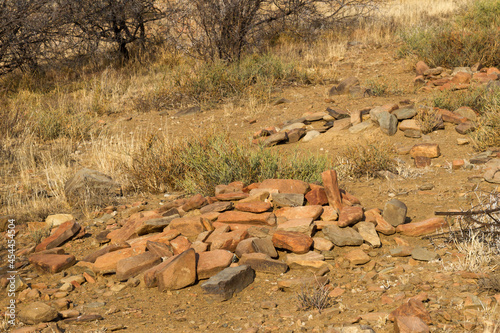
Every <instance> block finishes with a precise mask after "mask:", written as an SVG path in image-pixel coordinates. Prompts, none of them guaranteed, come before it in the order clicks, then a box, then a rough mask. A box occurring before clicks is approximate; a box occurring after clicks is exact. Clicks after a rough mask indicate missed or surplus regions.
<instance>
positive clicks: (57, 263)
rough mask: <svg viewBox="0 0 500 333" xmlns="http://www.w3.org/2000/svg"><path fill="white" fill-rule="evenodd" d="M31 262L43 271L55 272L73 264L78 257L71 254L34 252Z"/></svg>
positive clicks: (30, 258)
mask: <svg viewBox="0 0 500 333" xmlns="http://www.w3.org/2000/svg"><path fill="white" fill-rule="evenodd" d="M29 262H30V264H32V265H33V266H35V267H36V268H38V269H40V270H42V271H45V272H48V273H52V274H54V273H58V272H60V271H62V270H64V269H66V268H69V267H71V266H73V265H74V264H75V263H76V259H75V256H73V255H70V254H33V255H31V256H30V257H29Z"/></svg>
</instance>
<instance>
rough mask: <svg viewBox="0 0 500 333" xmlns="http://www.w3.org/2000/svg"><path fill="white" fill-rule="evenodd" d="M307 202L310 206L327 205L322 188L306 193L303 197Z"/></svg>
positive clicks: (326, 198)
mask: <svg viewBox="0 0 500 333" xmlns="http://www.w3.org/2000/svg"><path fill="white" fill-rule="evenodd" d="M305 198H306V200H307V202H308V203H309V204H310V205H320V206H323V205H327V204H328V197H327V196H326V191H325V189H324V188H323V187H316V188H313V189H311V190H310V191H309V192H307V194H306V196H305Z"/></svg>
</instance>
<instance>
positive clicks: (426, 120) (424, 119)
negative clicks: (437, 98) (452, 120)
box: [415, 106, 443, 134]
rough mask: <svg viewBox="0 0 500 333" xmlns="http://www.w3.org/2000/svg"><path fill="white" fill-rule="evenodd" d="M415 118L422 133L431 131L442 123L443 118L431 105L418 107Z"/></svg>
mask: <svg viewBox="0 0 500 333" xmlns="http://www.w3.org/2000/svg"><path fill="white" fill-rule="evenodd" d="M415 120H416V121H417V123H418V124H419V125H420V131H421V132H422V133H424V134H427V133H431V132H432V131H434V130H436V129H437V128H439V126H441V125H442V123H443V120H442V119H441V117H440V116H439V115H438V114H437V112H436V111H435V110H434V109H433V108H431V107H426V106H423V107H419V108H418V111H417V115H416V116H415Z"/></svg>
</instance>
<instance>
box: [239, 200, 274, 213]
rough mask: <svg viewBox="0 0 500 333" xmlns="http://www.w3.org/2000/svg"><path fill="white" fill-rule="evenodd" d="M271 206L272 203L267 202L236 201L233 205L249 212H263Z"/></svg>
mask: <svg viewBox="0 0 500 333" xmlns="http://www.w3.org/2000/svg"><path fill="white" fill-rule="evenodd" d="M271 208H272V205H271V204H270V203H269V202H262V201H256V202H238V203H236V205H235V206H234V209H236V210H239V211H242V212H249V213H264V212H267V211H268V210H269V209H271Z"/></svg>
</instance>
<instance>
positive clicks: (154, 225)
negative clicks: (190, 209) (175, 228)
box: [137, 214, 180, 235]
mask: <svg viewBox="0 0 500 333" xmlns="http://www.w3.org/2000/svg"><path fill="white" fill-rule="evenodd" d="M179 217H180V216H179V214H173V215H169V216H165V217H160V218H156V219H150V220H146V221H144V224H143V225H142V226H141V227H140V228H137V234H138V235H146V234H149V233H153V232H157V231H162V230H163V229H165V228H166V227H167V226H168V225H170V222H172V220H174V219H176V218H179Z"/></svg>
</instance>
